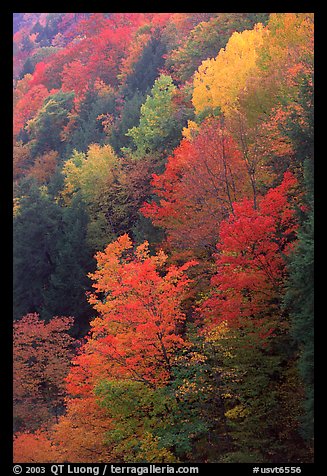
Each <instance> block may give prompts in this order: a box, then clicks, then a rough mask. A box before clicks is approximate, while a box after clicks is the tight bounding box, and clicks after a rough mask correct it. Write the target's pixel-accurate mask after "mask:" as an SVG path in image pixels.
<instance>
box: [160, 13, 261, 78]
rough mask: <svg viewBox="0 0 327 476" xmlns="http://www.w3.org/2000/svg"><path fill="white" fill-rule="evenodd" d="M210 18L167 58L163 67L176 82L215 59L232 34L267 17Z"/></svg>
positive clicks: (221, 15)
mask: <svg viewBox="0 0 327 476" xmlns="http://www.w3.org/2000/svg"><path fill="white" fill-rule="evenodd" d="M211 15H213V17H212V18H209V19H207V20H205V21H201V22H200V23H198V24H197V25H196V26H195V27H194V29H193V30H192V31H190V32H189V34H188V35H187V37H186V38H185V40H184V42H183V43H182V44H181V45H179V47H178V48H177V49H174V50H172V51H170V52H169V53H168V55H167V59H166V66H167V67H168V68H169V71H171V74H172V77H173V78H174V79H177V80H178V81H179V82H184V81H187V80H189V79H190V78H191V77H192V75H193V73H194V72H195V71H196V70H197V68H198V67H199V66H200V64H201V62H202V61H204V60H207V59H208V58H214V57H216V56H217V54H218V53H219V51H220V50H221V48H225V46H226V43H227V42H228V40H229V38H230V37H231V35H232V33H234V32H235V31H238V32H242V31H243V30H247V29H251V28H253V26H254V24H255V23H257V22H259V21H265V20H266V19H267V16H268V15H267V14H266V13H263V14H250V13H216V14H211Z"/></svg>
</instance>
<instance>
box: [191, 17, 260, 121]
mask: <svg viewBox="0 0 327 476" xmlns="http://www.w3.org/2000/svg"><path fill="white" fill-rule="evenodd" d="M265 35H267V30H266V29H265V28H264V27H263V26H262V24H261V23H258V24H257V25H256V26H255V27H254V29H253V30H245V31H243V32H242V33H238V32H235V33H233V35H232V36H231V37H230V39H229V41H228V43H227V45H226V48H222V49H221V50H220V52H219V53H218V56H217V57H216V58H209V59H207V60H206V61H203V62H202V64H201V66H200V67H199V69H198V71H197V72H196V73H195V76H194V92H193V99H192V101H193V105H194V107H195V111H196V113H197V114H199V113H201V112H203V111H204V110H206V109H209V110H210V109H211V110H214V109H215V108H217V107H219V108H220V109H221V110H222V112H223V113H224V114H227V115H228V114H229V113H230V112H231V111H233V110H235V108H237V105H238V98H239V95H240V92H241V91H242V90H244V89H245V88H246V85H247V79H248V77H249V76H250V74H255V70H257V69H258V66H257V63H256V61H257V56H258V53H257V51H258V48H259V47H260V46H261V45H262V43H263V40H264V37H265Z"/></svg>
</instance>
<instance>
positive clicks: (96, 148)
mask: <svg viewBox="0 0 327 476" xmlns="http://www.w3.org/2000/svg"><path fill="white" fill-rule="evenodd" d="M119 170H120V167H119V160H118V157H117V156H116V154H115V153H114V151H113V149H112V147H111V146H110V145H104V146H100V145H99V144H91V145H90V146H89V149H88V151H87V153H86V154H85V153H83V152H78V151H77V150H74V152H73V155H72V157H71V158H70V159H69V160H68V161H67V162H66V163H65V164H64V167H63V174H64V177H65V178H64V181H65V188H64V190H63V193H62V194H63V197H64V200H65V202H66V203H67V204H69V203H70V201H71V199H72V198H73V197H74V195H76V194H78V193H79V194H80V195H81V197H82V199H83V201H84V203H85V206H86V210H87V212H88V215H89V224H88V242H89V244H90V245H91V247H92V248H94V249H100V248H102V247H103V246H104V245H105V244H106V243H107V242H108V239H110V237H112V234H113V230H112V226H111V223H110V216H108V210H109V209H110V196H111V195H112V193H114V190H115V184H116V182H117V178H118V175H119Z"/></svg>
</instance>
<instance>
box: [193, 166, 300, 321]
mask: <svg viewBox="0 0 327 476" xmlns="http://www.w3.org/2000/svg"><path fill="white" fill-rule="evenodd" d="M296 184H297V181H296V179H295V177H294V176H293V175H292V174H291V173H290V172H286V173H285V175H284V180H283V182H282V183H281V185H279V186H278V187H276V188H273V189H270V190H269V191H268V193H267V195H266V196H265V197H263V198H262V199H261V201H260V202H259V206H258V209H256V210H255V209H254V208H253V202H252V201H250V200H247V199H244V200H243V201H241V202H239V203H235V204H234V214H231V215H230V217H229V218H228V219H226V220H224V221H223V222H222V224H221V226H220V230H219V243H218V245H217V249H218V253H217V254H216V266H217V273H216V274H215V276H214V277H213V278H212V281H211V283H212V286H213V288H214V291H213V293H212V296H211V298H209V299H207V300H206V301H205V302H204V303H203V306H202V311H204V314H205V316H206V317H207V319H208V321H209V322H208V327H211V326H212V325H216V324H219V323H221V322H223V321H227V322H228V323H229V324H230V325H240V323H241V322H242V323H243V324H244V322H246V320H247V319H251V320H253V319H257V322H258V324H259V323H260V322H264V321H265V320H267V318H269V317H270V318H271V317H273V316H274V313H275V312H276V310H278V309H280V308H279V305H280V296H281V295H282V293H281V290H282V286H283V283H284V279H285V275H286V261H285V256H286V255H287V254H288V253H289V251H290V249H291V248H292V244H293V242H294V239H295V232H296V229H297V220H296V216H295V211H294V204H293V205H292V203H291V200H290V198H291V197H292V192H293V193H294V187H296ZM274 317H276V316H274ZM270 330H272V329H270Z"/></svg>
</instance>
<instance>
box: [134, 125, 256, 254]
mask: <svg viewBox="0 0 327 476" xmlns="http://www.w3.org/2000/svg"><path fill="white" fill-rule="evenodd" d="M246 180H247V179H246V170H245V165H244V163H243V161H242V157H241V154H240V153H239V151H238V150H237V147H236V144H235V143H234V141H233V139H232V138H231V137H230V135H229V134H228V132H227V131H226V130H225V128H224V127H223V125H222V124H221V123H220V121H219V120H218V119H213V118H212V119H209V120H207V121H206V122H205V123H203V124H202V126H201V128H200V130H199V132H198V134H197V135H196V136H195V137H194V138H193V139H191V140H187V139H184V140H183V141H182V142H181V144H180V145H179V146H178V147H177V148H176V149H175V151H174V154H173V156H171V157H169V158H168V162H167V165H166V169H165V171H164V173H163V174H162V175H153V181H152V185H153V187H154V192H155V193H156V195H157V196H158V197H159V198H160V200H159V203H156V202H155V201H154V202H152V203H147V204H145V205H144V206H143V207H142V209H141V211H142V213H143V214H144V215H145V216H146V217H149V218H151V219H152V221H153V223H154V224H155V225H158V226H161V227H163V228H165V230H166V232H167V235H168V242H169V245H170V246H171V247H177V248H179V249H185V248H188V249H193V250H196V249H197V248H199V249H203V247H205V246H208V245H209V246H210V245H211V246H212V247H213V246H214V243H215V238H216V236H217V227H218V226H219V223H220V222H221V220H222V219H223V218H225V217H226V216H228V214H229V213H230V212H232V211H233V202H234V201H235V200H237V199H238V198H239V197H240V194H241V192H242V193H243V196H244V193H246V189H247V183H246Z"/></svg>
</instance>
